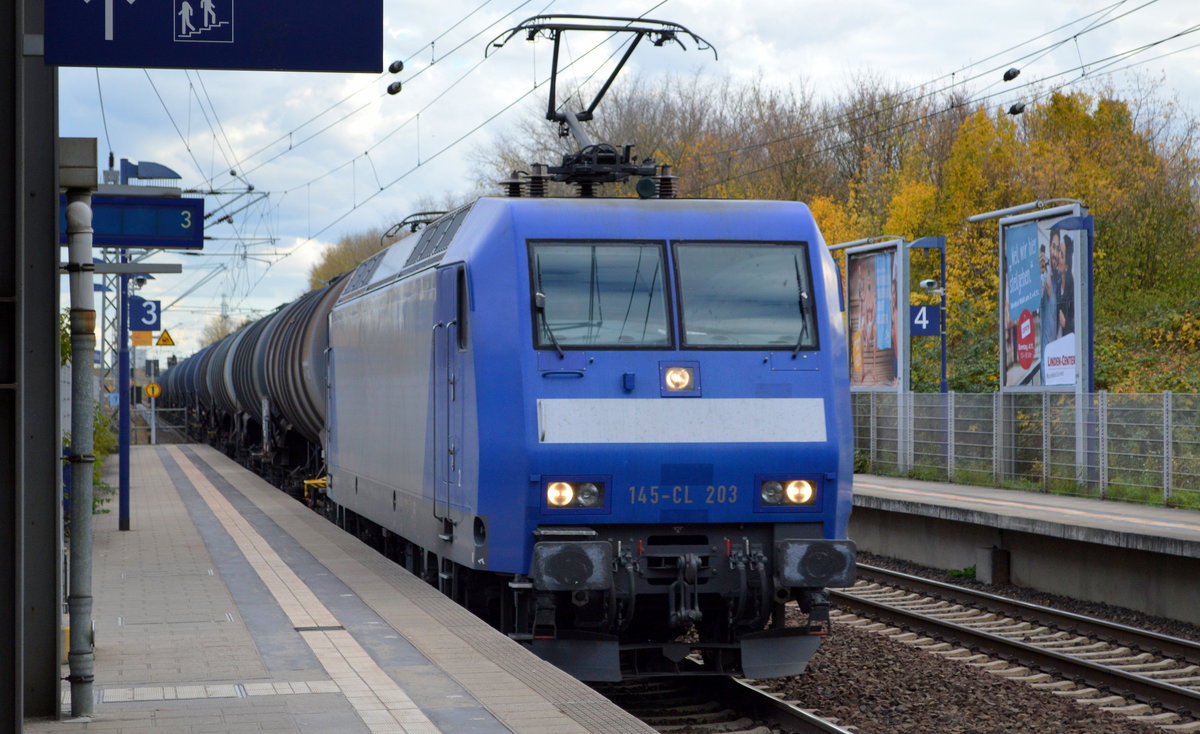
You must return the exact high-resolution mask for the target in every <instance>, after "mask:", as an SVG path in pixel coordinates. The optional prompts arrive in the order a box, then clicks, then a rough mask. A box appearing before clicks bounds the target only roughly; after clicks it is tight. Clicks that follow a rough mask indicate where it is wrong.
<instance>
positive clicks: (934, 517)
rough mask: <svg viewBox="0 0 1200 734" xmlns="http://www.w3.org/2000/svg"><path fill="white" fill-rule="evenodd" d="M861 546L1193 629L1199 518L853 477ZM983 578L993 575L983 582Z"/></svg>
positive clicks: (853, 523)
mask: <svg viewBox="0 0 1200 734" xmlns="http://www.w3.org/2000/svg"><path fill="white" fill-rule="evenodd" d="M849 535H850V537H851V538H852V539H854V540H855V541H856V542H857V543H858V545H859V548H860V549H861V550H865V551H868V552H871V553H877V554H879V555H884V556H889V557H894V558H902V559H905V560H909V561H913V562H915V563H921V564H924V565H927V566H933V567H936V568H943V569H948V570H949V569H966V568H968V567H969V568H974V569H975V570H976V571H984V570H985V569H984V567H985V566H987V565H990V564H991V563H992V562H993V560H995V559H997V558H1000V557H999V556H997V555H996V553H995V551H1002V552H1003V556H1002V561H1001V563H1002V565H1003V566H1004V568H1001V569H992V568H988V569H986V570H987V571H988V572H989V575H990V572H991V571H993V570H998V571H999V578H998V579H997V581H1011V582H1012V583H1014V584H1017V585H1019V586H1026V587H1029V588H1034V589H1040V590H1043V591H1047V592H1051V593H1057V594H1063V595H1066V596H1073V597H1075V598H1080V599H1087V600H1091V601H1101V602H1106V603H1110V604H1115V605H1118V606H1124V607H1129V608H1131V609H1137V610H1139V611H1144V612H1147V613H1150V614H1157V615H1160V616H1164V617H1169V618H1173V619H1182V620H1184V621H1188V622H1192V623H1195V624H1200V584H1196V583H1195V582H1194V580H1195V579H1196V578H1200V512H1197V511H1195V510H1184V509H1174V508H1168V507H1156V506H1148V505H1139V504H1133V503H1127V502H1116V501H1108V500H1100V499H1093V498H1087V497H1073V496H1066V495H1056V494H1041V493H1036V492H1024V491H1019V490H1011V489H996V488H991V487H976V486H968V485H961V484H949V483H942V482H928V481H918V480H911V479H899V478H894V477H884V476H875V475H865V474H858V475H855V478H854V511H853V513H852V514H851V518H850V530H849ZM985 580H990V579H985Z"/></svg>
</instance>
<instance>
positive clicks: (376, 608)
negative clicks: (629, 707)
mask: <svg viewBox="0 0 1200 734" xmlns="http://www.w3.org/2000/svg"><path fill="white" fill-rule="evenodd" d="M132 456H133V459H132V462H131V468H132V472H131V474H132V482H131V492H130V494H131V501H130V507H131V510H132V512H131V527H132V529H131V530H130V531H128V532H120V531H118V530H117V521H116V508H115V507H113V508H112V514H108V515H100V516H97V518H96V520H97V522H96V540H95V572H94V590H95V612H94V616H95V631H96V682H95V702H96V705H95V712H96V713H95V716H94V717H92V718H90V719H87V720H72V719H62V720H57V721H51V720H29V721H27V722H25V724H26V725H25V730H26V731H29V732H38V733H42V732H47V733H48V732H76V731H80V730H92V729H95V730H100V731H110V732H118V731H119V732H257V731H271V732H321V733H322V734H324V733H326V732H339V733H340V732H414V733H421V734H425V733H431V732H470V733H472V734H474V733H475V732H480V733H483V734H487V733H491V732H509V731H511V732H528V733H530V734H542V733H544V734H559V733H560V732H649V731H652V730H651V729H650V728H648V727H647V726H645V725H644V724H643V723H642V722H640V721H638V720H637V719H635V718H634V717H632V716H630V715H629V714H626V713H625V712H624V711H622V710H620V709H619V708H617V707H616V706H615V705H613V704H612V703H611V702H609V701H608V700H607V699H605V698H604V697H602V696H601V695H600V694H598V693H596V692H595V691H593V690H592V689H591V688H589V687H588V686H586V685H584V684H583V683H580V682H579V681H577V680H575V679H573V678H570V677H569V676H567V675H566V674H564V673H562V672H561V671H559V670H558V669H557V668H555V667H553V666H552V665H550V664H549V663H546V662H544V661H542V660H541V659H539V658H537V657H535V656H534V655H532V654H531V653H529V652H527V651H526V650H525V649H524V648H522V647H521V646H519V645H518V644H516V643H514V642H512V641H511V640H509V639H508V638H507V637H505V636H504V635H502V634H500V633H499V632H496V631H495V630H493V629H492V628H491V627H488V626H487V625H486V624H484V623H483V622H482V621H481V620H479V619H478V618H477V617H475V616H473V615H471V614H469V613H468V612H467V611H466V610H464V609H462V608H461V607H459V606H457V605H456V604H454V603H453V602H451V601H450V600H449V599H448V598H447V597H445V596H443V595H442V594H440V593H439V592H438V591H437V590H435V589H434V588H432V587H431V586H429V585H428V584H426V583H424V582H422V581H420V580H419V579H417V578H416V577H414V576H412V575H411V574H409V573H408V572H407V571H405V570H404V569H402V568H400V567H399V566H397V565H395V564H393V563H391V562H389V561H388V560H386V559H385V558H383V557H382V556H380V555H379V554H377V553H376V552H375V551H373V550H371V549H370V548H368V547H367V546H365V545H363V544H362V543H360V542H359V541H358V540H357V539H355V538H353V537H351V536H350V535H348V534H346V533H344V532H342V531H340V530H338V529H337V528H336V527H335V526H334V525H333V524H332V523H330V522H328V521H326V520H325V519H324V518H322V517H320V516H318V515H317V514H315V513H313V512H312V511H311V510H309V509H307V508H305V507H304V506H302V505H301V504H300V503H298V502H296V501H294V500H292V499H290V498H289V497H287V496H286V495H285V494H283V493H282V492H280V491H278V490H277V489H275V488H274V487H271V486H270V485H268V484H267V483H266V482H264V481H262V480H261V479H259V478H258V477H257V476H255V475H253V474H251V473H250V472H249V471H247V470H245V469H243V468H242V467H241V466H239V465H237V464H235V463H234V462H232V461H230V460H229V459H228V458H226V457H225V456H223V455H221V454H219V453H218V452H216V451H215V450H213V449H211V448H209V447H207V446H200V445H188V446H170V447H162V446H159V447H153V446H138V447H134V448H133V454H132ZM66 674H67V670H66V668H65V666H64V669H63V675H64V676H65V675H66ZM63 706H64V711H66V712H69V710H70V706H69V690H68V687H67V686H66V684H64V687H63Z"/></svg>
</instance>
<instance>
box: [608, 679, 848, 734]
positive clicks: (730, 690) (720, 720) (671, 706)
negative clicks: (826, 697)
mask: <svg viewBox="0 0 1200 734" xmlns="http://www.w3.org/2000/svg"><path fill="white" fill-rule="evenodd" d="M593 685H594V687H595V688H596V690H598V691H600V693H602V694H604V695H605V696H606V697H607V698H609V699H611V700H612V701H614V702H615V703H616V704H617V705H619V706H620V707H621V708H623V709H625V710H626V711H628V712H630V713H631V714H633V715H634V716H636V717H638V718H639V719H641V720H642V721H644V722H646V723H647V724H649V725H650V726H652V727H654V728H655V729H656V730H658V731H660V732H663V733H664V734H672V733H674V732H678V733H680V734H683V733H685V732H686V734H709V733H710V732H711V733H712V734H717V733H718V732H720V733H721V734H852V733H853V730H852V729H844V728H842V727H840V726H838V725H837V723H836V722H834V721H830V720H827V719H823V718H821V717H820V716H818V715H817V714H815V713H813V712H811V711H806V710H804V709H801V708H799V707H797V706H796V705H794V704H792V703H789V702H787V701H784V700H782V699H780V698H776V697H775V696H773V695H771V694H770V693H768V692H767V691H765V690H763V689H761V688H759V687H757V686H755V685H754V684H753V683H750V682H747V681H742V680H738V679H735V678H726V677H722V676H712V677H693V678H641V679H632V680H626V681H622V682H620V683H596V684H593Z"/></svg>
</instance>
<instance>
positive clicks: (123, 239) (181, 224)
mask: <svg viewBox="0 0 1200 734" xmlns="http://www.w3.org/2000/svg"><path fill="white" fill-rule="evenodd" d="M92 229H93V230H94V233H93V234H92V244H93V245H95V246H96V247H157V248H164V249H189V250H198V249H202V248H203V247H204V199H198V198H197V199H185V198H180V197H163V198H157V197H149V196H105V195H103V194H97V195H94V196H92ZM58 241H59V243H60V244H63V245H65V244H67V197H65V196H60V197H59V200H58Z"/></svg>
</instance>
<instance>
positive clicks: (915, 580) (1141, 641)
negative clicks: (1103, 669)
mask: <svg viewBox="0 0 1200 734" xmlns="http://www.w3.org/2000/svg"><path fill="white" fill-rule="evenodd" d="M858 578H859V579H861V580H864V581H874V582H876V583H881V584H887V585H888V586H895V587H897V588H901V589H905V590H908V591H914V592H917V593H921V594H927V595H929V596H933V597H937V598H939V599H943V600H945V601H953V602H958V603H962V604H969V605H972V606H977V607H982V608H985V609H987V610H988V611H992V612H999V613H1001V614H1004V615H1006V616H1009V617H1013V618H1014V619H1021V620H1023V621H1026V622H1036V623H1037V624H1042V625H1045V626H1047V627H1054V628H1057V629H1061V630H1066V631H1069V632H1076V633H1078V634H1080V635H1084V636H1089V637H1092V636H1094V637H1100V638H1103V639H1104V640H1105V641H1108V642H1118V643H1120V644H1122V645H1126V646H1128V647H1133V648H1137V649H1138V650H1141V651H1144V652H1150V653H1156V654H1158V655H1161V656H1163V657H1169V658H1173V659H1176V660H1183V661H1186V662H1188V663H1192V664H1194V665H1200V643H1197V642H1193V641H1191V640H1185V639H1182V638H1179V637H1172V636H1170V635H1164V634H1160V633H1158V632H1151V631H1150V630H1142V629H1138V628H1136V627H1130V626H1128V625H1123V624H1118V623H1116V622H1109V621H1107V620H1104V619H1097V618H1095V617H1086V616H1084V615H1082V614H1073V613H1071V612H1065V611H1061V610H1058V609H1053V608H1051V607H1046V606H1042V605H1040V604H1030V603H1028V602H1023V601H1018V600H1016V599H1009V598H1007V597H1003V596H997V595H995V594H989V593H987V592H986V591H977V590H975V589H968V588H966V587H963V586H955V585H954V584H947V583H943V582H941V581H934V580H932V579H925V578H921V577H919V576H912V575H910V574H906V573H900V572H899V571H892V570H890V569H886V568H879V567H877V566H868V565H865V564H861V563H860V564H858Z"/></svg>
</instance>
